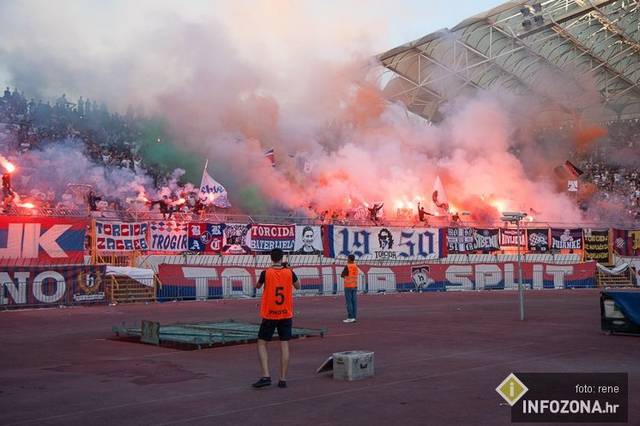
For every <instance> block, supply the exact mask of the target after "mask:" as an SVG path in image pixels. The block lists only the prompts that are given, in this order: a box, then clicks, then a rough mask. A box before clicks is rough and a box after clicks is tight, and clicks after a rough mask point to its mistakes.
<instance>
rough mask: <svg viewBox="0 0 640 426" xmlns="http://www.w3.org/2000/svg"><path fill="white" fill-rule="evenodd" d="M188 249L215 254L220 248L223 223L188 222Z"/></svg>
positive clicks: (222, 236)
mask: <svg viewBox="0 0 640 426" xmlns="http://www.w3.org/2000/svg"><path fill="white" fill-rule="evenodd" d="M188 228H189V230H188V232H187V236H188V243H187V247H188V251H193V252H197V253H208V254H217V253H220V251H221V250H222V240H223V238H224V234H223V231H224V228H225V224H224V223H190V224H189V227H188Z"/></svg>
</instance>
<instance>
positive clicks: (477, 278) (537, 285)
mask: <svg viewBox="0 0 640 426" xmlns="http://www.w3.org/2000/svg"><path fill="white" fill-rule="evenodd" d="M595 265H596V262H593V261H591V262H585V263H575V264H563V265H556V264H551V263H543V262H542V263H537V262H523V263H522V282H523V284H524V285H525V286H526V287H527V288H534V289H545V288H586V287H588V288H591V287H595V286H596V278H595V275H596V266H595ZM422 273H423V274H424V277H422V278H421V279H423V280H424V282H425V284H424V285H423V289H426V290H429V291H452V290H502V289H517V288H518V264H517V262H499V263H474V264H467V265H447V264H444V263H439V264H430V265H429V269H428V270H424V271H422Z"/></svg>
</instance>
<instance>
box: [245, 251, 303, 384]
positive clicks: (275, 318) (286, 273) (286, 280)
mask: <svg viewBox="0 0 640 426" xmlns="http://www.w3.org/2000/svg"><path fill="white" fill-rule="evenodd" d="M283 255H284V253H283V252H282V250H281V249H278V248H276V249H273V250H271V262H272V263H273V264H272V265H271V267H269V268H267V269H266V270H265V271H262V273H261V274H260V278H259V279H258V282H257V283H256V286H255V287H256V288H257V289H258V288H262V286H264V290H263V292H262V301H261V302H260V316H261V317H262V323H261V324H260V331H258V359H259V360H260V370H261V372H262V377H261V378H260V380H258V381H257V382H255V383H254V384H253V387H254V388H263V387H265V386H270V385H271V375H270V374H269V358H268V355H267V342H269V341H271V338H272V337H273V332H274V331H275V330H276V329H277V330H278V337H279V338H280V380H279V381H278V387H280V388H286V387H287V369H288V368H289V339H291V328H292V325H293V288H294V287H295V288H296V289H300V281H299V280H298V277H297V276H296V274H295V273H294V272H293V271H292V270H291V269H289V268H287V267H286V266H283V265H282V257H283Z"/></svg>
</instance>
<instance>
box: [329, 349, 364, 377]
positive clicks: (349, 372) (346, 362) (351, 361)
mask: <svg viewBox="0 0 640 426" xmlns="http://www.w3.org/2000/svg"><path fill="white" fill-rule="evenodd" d="M372 376H373V352H366V351H346V352H336V353H334V354H333V378H334V379H336V380H348V381H352V380H360V379H365V378H367V377H372Z"/></svg>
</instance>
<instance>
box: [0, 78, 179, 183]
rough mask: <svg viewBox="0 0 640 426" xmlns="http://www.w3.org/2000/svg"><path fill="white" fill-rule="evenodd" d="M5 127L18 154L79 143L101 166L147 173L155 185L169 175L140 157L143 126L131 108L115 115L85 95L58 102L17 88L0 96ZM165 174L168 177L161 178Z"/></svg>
mask: <svg viewBox="0 0 640 426" xmlns="http://www.w3.org/2000/svg"><path fill="white" fill-rule="evenodd" d="M0 126H1V130H2V132H3V133H4V134H5V136H6V139H7V140H8V141H9V146H8V147H6V148H8V149H9V150H11V151H13V152H26V151H28V150H31V149H38V148H44V147H46V145H47V144H50V143H55V142H57V141H60V140H65V139H73V140H80V141H82V143H83V144H84V146H85V152H86V153H87V155H88V156H89V157H90V158H91V160H92V161H94V162H95V163H96V164H101V165H104V166H106V167H120V168H129V169H131V170H133V171H141V170H144V172H145V173H147V174H148V175H150V176H152V177H153V178H154V180H155V181H156V182H160V181H161V180H162V178H165V177H166V173H167V171H162V172H161V171H160V170H158V169H159V167H158V165H155V164H147V163H145V162H144V160H143V158H142V157H141V155H140V152H139V150H140V140H141V137H142V130H141V122H140V120H138V119H136V117H135V115H134V114H133V112H132V111H131V110H130V111H129V112H127V114H126V115H120V114H117V113H111V112H109V110H108V109H107V107H106V106H105V105H104V104H98V103H97V102H96V101H95V100H93V101H92V100H90V99H83V98H82V97H80V98H79V99H78V100H77V101H76V102H72V101H70V100H69V99H67V97H66V95H64V94H63V95H62V96H60V97H59V98H58V99H57V100H56V101H55V103H54V104H51V103H50V102H48V101H47V102H43V101H42V100H38V101H36V100H34V99H33V98H32V99H29V100H27V98H26V97H25V96H24V95H23V94H22V93H20V92H19V91H18V90H16V89H14V90H13V91H11V89H10V88H8V87H7V88H6V89H5V90H4V93H3V96H2V97H1V98H0ZM163 172H164V175H163V174H162V173H163Z"/></svg>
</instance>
